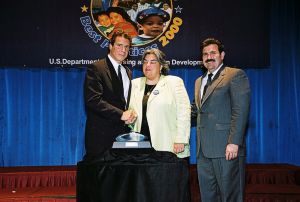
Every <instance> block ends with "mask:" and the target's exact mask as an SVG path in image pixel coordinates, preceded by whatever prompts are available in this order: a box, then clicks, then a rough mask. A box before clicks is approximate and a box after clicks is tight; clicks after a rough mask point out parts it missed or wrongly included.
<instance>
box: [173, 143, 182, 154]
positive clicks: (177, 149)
mask: <svg viewBox="0 0 300 202" xmlns="http://www.w3.org/2000/svg"><path fill="white" fill-rule="evenodd" d="M173 151H174V153H175V154H178V153H181V152H184V144H183V143H174V148H173Z"/></svg>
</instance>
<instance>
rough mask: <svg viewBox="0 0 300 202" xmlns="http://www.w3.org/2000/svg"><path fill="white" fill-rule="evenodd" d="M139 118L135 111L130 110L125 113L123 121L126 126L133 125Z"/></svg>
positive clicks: (122, 117)
mask: <svg viewBox="0 0 300 202" xmlns="http://www.w3.org/2000/svg"><path fill="white" fill-rule="evenodd" d="M136 118H137V114H136V112H135V111H134V110H132V109H129V110H127V111H124V112H123V114H122V116H121V120H122V121H124V122H125V124H132V123H134V122H135V120H136Z"/></svg>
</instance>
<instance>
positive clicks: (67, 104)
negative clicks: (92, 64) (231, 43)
mask: <svg viewBox="0 0 300 202" xmlns="http://www.w3.org/2000/svg"><path fill="white" fill-rule="evenodd" d="M297 8H299V3H297V1H296V0H293V1H286V2H284V1H280V0H273V1H272V4H271V14H270V15H271V16H270V17H271V23H270V30H271V31H270V33H271V35H270V47H269V48H270V57H271V58H270V61H271V66H270V67H269V68H265V69H257V68H255V67H252V68H249V69H247V70H246V72H247V74H248V76H249V79H250V83H251V89H252V98H251V112H250V120H249V127H248V131H247V147H248V148H247V151H248V156H247V162H248V163H291V164H296V165H300V158H299V156H300V147H299V145H300V134H299V131H300V130H299V129H300V93H299V92H300V23H299V20H298V19H300V16H299V12H298V13H297V12H296V9H297ZM237 31H238V30H237ZM225 45H226V44H225ZM245 48H246V47H245ZM241 54H243V53H242V52H241ZM252 54H253V55H255V54H257V53H255V52H253V53H252ZM170 73H171V74H173V75H178V76H180V77H181V78H183V79H184V81H185V85H186V88H187V90H188V93H189V95H190V98H191V100H192V99H193V90H194V81H195V79H196V78H197V77H198V76H199V75H200V74H201V71H200V70H199V69H192V68H182V69H175V70H172V71H171V72H170ZM84 74H85V68H84V67H82V68H70V69H62V68H42V67H41V68H24V67H23V68H6V67H1V69H0V166H21V165H69V164H76V162H77V161H79V160H81V158H82V156H83V154H84V145H83V143H84V125H85V113H84V105H83V96H82V95H83V79H84ZM140 75H141V71H140V70H138V69H135V70H134V76H135V77H138V76H140ZM191 146H192V157H191V162H192V163H195V129H194V128H193V129H192V133H191Z"/></svg>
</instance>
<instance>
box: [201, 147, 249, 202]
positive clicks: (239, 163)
mask: <svg viewBox="0 0 300 202" xmlns="http://www.w3.org/2000/svg"><path fill="white" fill-rule="evenodd" d="M224 156H225V154H224ZM197 171H198V180H199V187H200V193H201V200H202V202H212V201H213V202H218V201H219V202H221V201H222V202H243V200H244V190H245V157H238V158H236V159H234V160H230V161H227V160H226V159H225V157H224V158H206V157H205V156H204V155H203V153H202V151H201V149H200V152H199V156H198V157H197Z"/></svg>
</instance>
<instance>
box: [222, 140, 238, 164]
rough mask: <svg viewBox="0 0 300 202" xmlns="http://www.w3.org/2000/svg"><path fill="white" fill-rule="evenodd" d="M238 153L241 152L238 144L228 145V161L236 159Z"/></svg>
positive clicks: (226, 154)
mask: <svg viewBox="0 0 300 202" xmlns="http://www.w3.org/2000/svg"><path fill="white" fill-rule="evenodd" d="M238 151H239V145H236V144H228V145H227V146H226V153H225V156H226V160H227V161H228V160H232V159H235V158H236V157H237V155H238Z"/></svg>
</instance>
